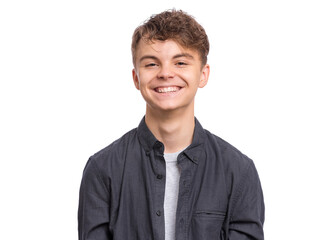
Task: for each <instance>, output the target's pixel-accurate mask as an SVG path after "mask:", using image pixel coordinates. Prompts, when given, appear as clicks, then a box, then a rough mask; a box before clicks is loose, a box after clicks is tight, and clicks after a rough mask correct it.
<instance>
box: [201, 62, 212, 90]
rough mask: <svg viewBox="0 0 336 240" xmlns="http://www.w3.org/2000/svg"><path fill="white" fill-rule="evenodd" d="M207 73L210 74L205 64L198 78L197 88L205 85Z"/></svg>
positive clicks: (208, 67) (207, 77)
mask: <svg viewBox="0 0 336 240" xmlns="http://www.w3.org/2000/svg"><path fill="white" fill-rule="evenodd" d="M209 74H210V66H209V64H205V65H204V67H203V68H202V72H201V79H200V82H199V84H198V87H199V88H203V87H205V85H207V83H208V79H209Z"/></svg>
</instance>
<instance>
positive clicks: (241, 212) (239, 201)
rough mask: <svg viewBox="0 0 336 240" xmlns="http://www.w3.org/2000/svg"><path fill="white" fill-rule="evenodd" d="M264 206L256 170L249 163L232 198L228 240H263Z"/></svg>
mask: <svg viewBox="0 0 336 240" xmlns="http://www.w3.org/2000/svg"><path fill="white" fill-rule="evenodd" d="M264 218H265V206H264V199H263V193H262V188H261V184H260V180H259V176H258V173H257V170H256V168H255V166H254V164H253V162H252V161H251V164H250V166H249V167H248V169H247V171H246V173H245V176H244V177H243V178H242V180H241V182H240V184H239V187H238V189H237V192H236V194H235V196H234V205H233V209H232V213H231V216H230V223H229V239H230V240H264V232H263V224H264Z"/></svg>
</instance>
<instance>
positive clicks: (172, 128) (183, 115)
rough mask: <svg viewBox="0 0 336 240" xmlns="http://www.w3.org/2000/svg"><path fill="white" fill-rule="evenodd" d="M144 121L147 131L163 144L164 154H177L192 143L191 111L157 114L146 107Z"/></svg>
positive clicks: (192, 122) (193, 119)
mask: <svg viewBox="0 0 336 240" xmlns="http://www.w3.org/2000/svg"><path fill="white" fill-rule="evenodd" d="M145 121H146V124H147V126H148V128H149V130H150V131H151V132H152V133H153V134H154V136H155V137H156V138H157V139H158V140H159V141H160V142H162V143H163V144H164V146H165V153H174V152H178V151H180V150H182V149H184V148H186V147H188V146H189V145H190V144H191V142H192V138H193V133H194V128H195V118H194V110H193V109H191V110H189V111H185V109H184V110H181V111H178V110H176V111H171V112H166V111H165V112H163V111H161V112H157V111H153V110H152V109H151V108H150V107H148V106H147V109H146V118H145Z"/></svg>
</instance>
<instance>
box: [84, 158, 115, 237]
mask: <svg viewBox="0 0 336 240" xmlns="http://www.w3.org/2000/svg"><path fill="white" fill-rule="evenodd" d="M109 199H110V194H109V190H108V187H107V186H106V184H104V182H103V180H102V178H101V176H100V174H99V171H98V167H97V165H96V163H95V161H94V160H92V159H89V161H88V163H87V165H86V166H85V169H84V172H83V178H82V182H81V187H80V193H79V208H78V237H79V240H98V239H99V240H112V234H111V232H110V230H109V210H110V204H109V203H110V200H109Z"/></svg>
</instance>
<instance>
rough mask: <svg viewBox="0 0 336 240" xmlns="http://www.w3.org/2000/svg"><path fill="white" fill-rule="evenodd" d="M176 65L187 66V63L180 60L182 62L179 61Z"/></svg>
mask: <svg viewBox="0 0 336 240" xmlns="http://www.w3.org/2000/svg"><path fill="white" fill-rule="evenodd" d="M176 65H177V66H185V65H187V63H185V62H181V61H180V62H177V63H176Z"/></svg>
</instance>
